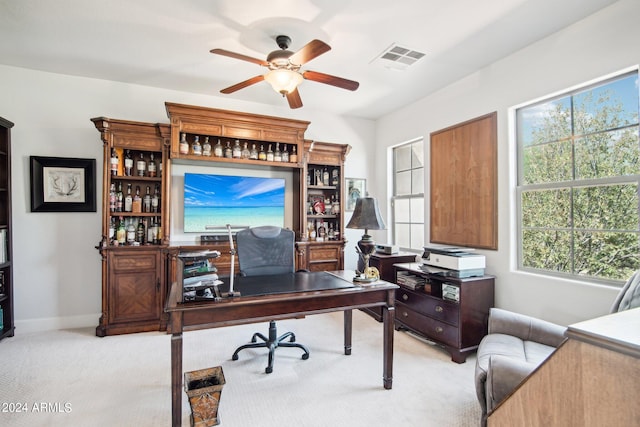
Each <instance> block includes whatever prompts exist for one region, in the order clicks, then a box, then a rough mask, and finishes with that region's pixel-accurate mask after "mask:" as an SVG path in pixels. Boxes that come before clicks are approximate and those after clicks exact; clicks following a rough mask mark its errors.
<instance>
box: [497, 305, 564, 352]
mask: <svg viewBox="0 0 640 427" xmlns="http://www.w3.org/2000/svg"><path fill="white" fill-rule="evenodd" d="M566 330H567V328H565V327H564V326H560V325H556V324H555V323H551V322H547V321H546V320H542V319H537V318H535V317H531V316H527V315H524V314H520V313H514V312H511V311H507V310H503V309H500V308H492V309H491V311H490V312H489V333H490V334H505V335H512V336H515V337H518V338H520V339H522V340H524V341H535V342H538V343H540V344H545V345H549V346H552V347H558V346H559V345H560V344H561V343H562V341H564V333H565V331H566Z"/></svg>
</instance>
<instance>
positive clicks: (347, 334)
mask: <svg viewBox="0 0 640 427" xmlns="http://www.w3.org/2000/svg"><path fill="white" fill-rule="evenodd" d="M352 320H353V311H352V310H345V311H344V354H346V355H347V356H348V355H350V354H351V335H352V330H353V329H352V323H353V322H352Z"/></svg>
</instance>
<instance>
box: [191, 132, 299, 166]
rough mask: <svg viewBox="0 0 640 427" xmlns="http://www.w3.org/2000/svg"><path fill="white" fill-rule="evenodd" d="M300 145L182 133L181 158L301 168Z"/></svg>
mask: <svg viewBox="0 0 640 427" xmlns="http://www.w3.org/2000/svg"><path fill="white" fill-rule="evenodd" d="M298 152H299V149H298V146H297V144H285V143H280V142H266V141H254V140H249V139H246V140H245V139H233V138H224V137H217V136H209V135H194V134H190V133H181V134H180V143H179V154H180V158H185V159H193V160H202V159H208V160H216V161H231V162H234V161H242V162H246V163H260V164H265V163H271V164H273V166H284V167H298V166H299V163H298Z"/></svg>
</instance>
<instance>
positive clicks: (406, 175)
mask: <svg viewBox="0 0 640 427" xmlns="http://www.w3.org/2000/svg"><path fill="white" fill-rule="evenodd" d="M409 194H411V171H410V170H408V171H405V172H398V173H397V174H396V196H406V195H409Z"/></svg>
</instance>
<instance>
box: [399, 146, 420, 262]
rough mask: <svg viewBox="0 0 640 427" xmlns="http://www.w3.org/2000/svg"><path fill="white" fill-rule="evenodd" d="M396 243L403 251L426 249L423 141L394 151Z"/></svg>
mask: <svg viewBox="0 0 640 427" xmlns="http://www.w3.org/2000/svg"><path fill="white" fill-rule="evenodd" d="M391 206H393V240H394V244H395V245H397V246H399V247H400V248H402V249H405V250H407V249H417V250H422V247H423V246H424V142H423V140H422V138H421V139H420V140H416V141H413V142H409V143H407V144H403V145H401V146H398V147H395V148H394V149H393V198H392V200H391Z"/></svg>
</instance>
